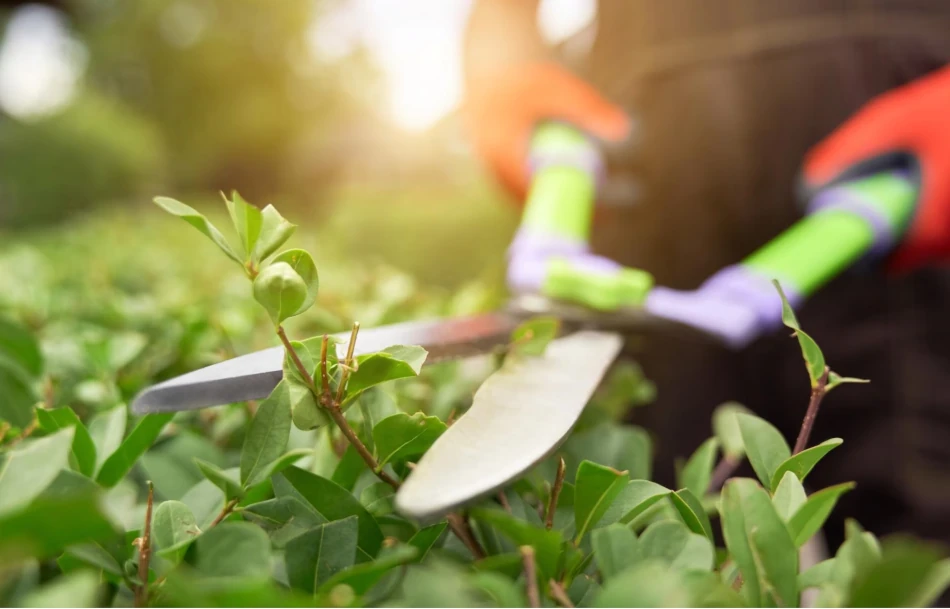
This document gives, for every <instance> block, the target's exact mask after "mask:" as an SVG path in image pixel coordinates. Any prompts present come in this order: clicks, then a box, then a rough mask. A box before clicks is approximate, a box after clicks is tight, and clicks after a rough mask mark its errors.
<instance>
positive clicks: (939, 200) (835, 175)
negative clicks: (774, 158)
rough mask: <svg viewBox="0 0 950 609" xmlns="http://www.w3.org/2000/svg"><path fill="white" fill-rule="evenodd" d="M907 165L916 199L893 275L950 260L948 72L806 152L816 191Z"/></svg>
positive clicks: (887, 100) (869, 110)
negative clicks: (915, 187)
mask: <svg viewBox="0 0 950 609" xmlns="http://www.w3.org/2000/svg"><path fill="white" fill-rule="evenodd" d="M908 161H909V162H910V166H911V168H912V173H913V174H916V175H915V177H916V178H917V179H918V180H919V188H918V190H919V193H920V195H919V198H918V201H917V208H916V212H915V214H914V217H913V218H912V220H911V223H910V227H909V229H908V230H907V232H906V234H905V236H904V239H903V241H902V242H901V245H900V246H899V247H898V249H897V250H896V251H895V253H894V256H893V257H892V259H891V260H890V263H891V266H892V268H896V269H908V268H912V267H914V266H918V265H921V264H926V263H928V262H933V261H934V260H937V259H940V258H946V257H947V256H948V255H950V67H946V68H943V69H941V70H938V71H937V72H935V73H933V74H931V75H929V76H926V77H924V78H921V79H919V80H917V81H915V82H912V83H910V84H908V85H905V86H903V87H901V88H898V89H895V90H893V91H890V92H888V93H885V94H884V95H881V96H879V97H878V98H876V99H874V100H873V101H871V102H870V103H868V104H867V105H866V106H865V107H864V108H863V109H862V110H860V111H859V112H858V113H857V114H855V115H854V116H853V117H852V118H851V119H849V120H848V121H847V122H845V123H844V124H843V125H842V126H841V127H839V128H838V129H837V130H836V131H835V132H834V133H832V134H831V136H829V137H828V138H827V139H826V140H825V141H823V142H822V143H820V144H819V145H818V146H816V147H815V148H814V149H812V150H811V151H810V152H809V154H808V155H807V157H806V159H805V167H804V180H805V186H806V187H807V188H809V189H818V188H822V187H825V186H827V185H828V184H831V183H836V182H839V181H842V180H847V179H850V178H853V177H856V175H864V174H868V173H873V172H875V171H879V170H882V169H893V168H895V165H898V166H899V165H901V164H907V162H908Z"/></svg>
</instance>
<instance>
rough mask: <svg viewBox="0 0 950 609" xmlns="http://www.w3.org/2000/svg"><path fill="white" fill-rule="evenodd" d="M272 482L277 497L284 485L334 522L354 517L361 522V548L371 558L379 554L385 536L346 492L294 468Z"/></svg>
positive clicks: (279, 475) (327, 481)
mask: <svg viewBox="0 0 950 609" xmlns="http://www.w3.org/2000/svg"><path fill="white" fill-rule="evenodd" d="M273 480H274V490H275V493H276V492H277V489H278V486H279V485H280V483H281V481H284V482H287V483H289V484H290V485H291V486H292V487H293V488H294V489H295V490H296V491H297V492H298V493H299V494H300V495H301V496H302V497H303V498H304V499H305V500H306V501H307V502H308V503H309V504H310V505H312V506H313V507H314V509H316V510H317V512H319V513H320V514H322V515H323V516H325V517H326V518H327V519H328V520H330V521H331V522H332V521H334V520H342V519H344V518H346V517H348V516H354V515H355V516H356V517H357V518H359V538H358V544H359V548H360V549H362V550H363V552H365V553H366V555H367V556H369V557H373V556H376V554H378V553H379V549H380V547H382V544H383V533H382V531H381V530H380V529H379V525H378V524H377V523H376V520H375V519H374V518H373V516H372V515H370V513H369V512H368V511H367V510H366V508H364V507H363V506H362V505H360V502H359V501H357V500H356V497H354V496H353V495H351V494H350V493H349V492H348V491H347V490H346V489H344V488H342V487H340V486H339V485H337V484H335V483H333V482H331V481H330V480H327V479H326V478H321V477H320V476H317V475H316V474H311V473H310V472H307V471H304V470H302V469H300V468H298V467H294V466H290V467H288V468H287V469H285V470H284V471H283V473H281V474H278V475H275V476H274V478H273Z"/></svg>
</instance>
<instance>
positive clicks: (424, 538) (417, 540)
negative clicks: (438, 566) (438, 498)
mask: <svg viewBox="0 0 950 609" xmlns="http://www.w3.org/2000/svg"><path fill="white" fill-rule="evenodd" d="M448 526H449V525H448V523H446V522H439V523H436V524H433V525H430V526H427V527H425V528H423V529H419V531H418V532H417V533H416V534H415V535H413V536H412V537H411V538H410V539H409V541H408V542H406V543H408V544H409V545H410V546H412V547H414V548H416V549H417V550H419V555H418V556H417V558H416V562H422V561H423V560H425V558H426V555H428V553H429V550H431V549H432V548H433V547H435V545H436V544H437V543H438V542H439V540H440V539H441V538H442V535H443V534H444V533H445V530H446V529H447V528H448Z"/></svg>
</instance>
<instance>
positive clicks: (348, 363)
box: [336, 321, 360, 404]
mask: <svg viewBox="0 0 950 609" xmlns="http://www.w3.org/2000/svg"><path fill="white" fill-rule="evenodd" d="M359 333H360V322H358V321H354V322H353V329H352V330H350V344H348V345H347V346H346V359H345V360H343V372H342V373H341V374H340V386H339V387H337V388H336V403H337V404H341V403H342V402H343V393H344V392H345V391H346V382H347V381H348V380H349V379H350V373H351V372H353V350H354V349H356V336H357V335H358V334H359Z"/></svg>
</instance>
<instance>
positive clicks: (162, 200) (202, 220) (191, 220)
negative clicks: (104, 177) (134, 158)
mask: <svg viewBox="0 0 950 609" xmlns="http://www.w3.org/2000/svg"><path fill="white" fill-rule="evenodd" d="M152 200H153V201H154V202H155V204H156V205H158V206H159V207H161V208H162V209H164V210H165V211H167V212H168V213H170V214H172V215H173V216H178V217H179V218H181V219H182V220H184V221H185V222H187V223H188V224H190V225H192V226H194V227H195V228H196V229H198V232H200V233H201V234H202V235H204V236H205V237H208V238H209V239H211V240H212V241H213V242H214V244H215V245H217V246H218V247H219V248H220V249H221V251H222V252H224V253H225V254H227V256H228V258H230V259H231V260H233V261H235V262H237V263H238V264H240V265H242V266H243V265H244V261H243V260H242V259H241V257H240V256H239V255H238V254H237V252H235V251H234V248H232V247H231V244H229V243H228V240H227V239H225V238H224V235H222V234H221V231H219V230H218V229H217V228H215V226H214V225H213V224H211V221H210V220H208V219H207V218H206V217H204V216H203V215H201V214H200V213H198V212H197V211H196V210H194V209H192V208H191V207H189V206H187V205H185V204H184V203H182V202H180V201H176V200H175V199H170V198H168V197H155V198H154V199H152Z"/></svg>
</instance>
